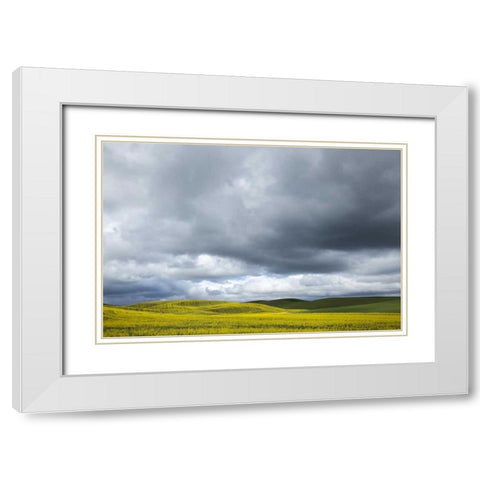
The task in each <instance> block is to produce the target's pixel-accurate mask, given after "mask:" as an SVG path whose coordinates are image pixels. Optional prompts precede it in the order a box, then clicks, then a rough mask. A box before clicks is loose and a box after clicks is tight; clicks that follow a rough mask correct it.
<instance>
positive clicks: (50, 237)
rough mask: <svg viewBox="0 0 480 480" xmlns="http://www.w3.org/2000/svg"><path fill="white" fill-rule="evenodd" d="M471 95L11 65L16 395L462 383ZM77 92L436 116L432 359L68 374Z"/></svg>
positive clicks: (90, 97) (161, 101)
mask: <svg viewBox="0 0 480 480" xmlns="http://www.w3.org/2000/svg"><path fill="white" fill-rule="evenodd" d="M467 99H468V96H467V89H466V88H465V87H461V86H431V85H406V84H381V83H362V82H341V81H321V80H294V79H273V78H248V77H224V76H206V75H180V74H161V73H139V72H116V71H93V70H68V69H50V68H20V69H18V70H16V71H15V72H14V74H13V175H14V197H13V209H14V211H13V218H14V224H13V407H14V408H15V409H17V410H18V411H20V412H64V411H86V410H119V409H143V408H161V407H187V406H199V405H205V406H207V405H210V406H212V405H230V404H247V403H279V402H306V401H320V400H339V399H364V398H387V397H406V396H429V395H460V394H467V393H468V142H467ZM70 105H77V106H80V105H81V106H96V107H111V108H119V107H121V108H146V109H173V110H179V111H180V110H181V111H187V112H188V111H192V112H193V111H224V112H265V113H266V112H271V113H285V114H293V113H295V114H304V115H334V116H357V117H358V116H362V117H398V118H429V119H434V121H435V179H431V180H432V181H434V182H435V337H434V342H435V360H434V361H433V362H425V363H396V364H378V365H374V364H362V365H341V366H307V367H298V366H295V367H288V366H287V367H283V368H256V369H255V368H248V369H225V370H222V369H218V370H200V371H192V370H185V371H175V372H146V373H120V374H118V373H117V374H85V375H66V374H64V369H63V363H64V355H65V352H64V348H63V345H64V328H63V320H64V312H65V304H64V298H63V286H64V274H65V272H64V263H63V258H64V242H65V238H64V218H63V198H64V193H65V192H64V190H63V185H64V183H63V179H64V165H63V161H64V151H65V150H64V149H65V145H64V142H63V131H64V125H63V109H64V108H65V107H66V106H70ZM92 215H93V213H92ZM92 282H93V279H92ZM92 288H93V287H92Z"/></svg>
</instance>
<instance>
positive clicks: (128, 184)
mask: <svg viewBox="0 0 480 480" xmlns="http://www.w3.org/2000/svg"><path fill="white" fill-rule="evenodd" d="M399 247H400V152H399V151H393V150H390V151H389V150H364V149H321V148H293V147H247V146H207V145H202V146H200V145H164V144H139V143H137V144H134V143H107V144H105V145H104V262H105V271H106V278H105V280H104V282H105V296H106V297H108V298H113V297H112V295H116V296H117V297H118V298H120V297H121V296H122V295H125V296H126V295H127V292H126V291H125V292H118V293H114V292H113V290H112V288H114V287H115V285H117V287H118V286H119V285H121V286H122V288H126V290H128V285H131V289H130V293H129V298H130V297H132V296H133V297H134V298H135V299H137V298H140V295H143V296H144V297H145V298H149V299H157V298H169V297H191V296H192V295H195V296H197V297H201V296H202V295H203V297H205V296H207V297H208V296H212V297H213V296H215V295H222V294H223V295H224V296H228V295H231V296H232V298H235V295H236V296H237V297H238V298H239V299H248V296H250V298H251V295H252V294H255V291H253V292H248V288H247V283H248V282H247V283H245V282H244V280H245V278H247V277H255V276H256V277H258V276H261V277H262V278H263V279H266V283H268V279H271V284H272V285H273V284H275V282H277V284H278V288H277V289H273V290H272V292H271V293H269V292H268V288H266V290H265V291H264V293H265V295H266V296H267V295H270V296H272V295H273V296H277V295H276V293H277V292H278V293H280V290H281V289H282V288H283V287H282V286H281V285H280V283H281V282H280V283H278V282H279V281H280V280H281V281H283V283H284V284H285V285H287V283H289V282H287V280H288V279H289V278H290V279H292V278H294V277H295V276H299V275H300V276H301V275H312V274H313V275H323V276H328V275H330V281H332V282H334V281H337V282H340V283H342V282H343V289H342V288H340V287H338V288H337V290H338V293H337V295H338V294H342V293H343V294H351V291H352V290H354V292H353V293H355V291H356V292H360V291H362V292H364V291H363V290H361V288H363V287H361V285H360V284H359V283H358V282H359V281H357V280H355V279H356V278H357V277H356V276H361V275H363V274H365V273H366V272H367V273H368V275H369V278H370V279H373V280H374V279H375V276H378V275H383V274H385V273H389V274H393V275H394V277H395V279H390V283H388V284H385V286H384V288H383V287H382V285H379V284H377V283H375V281H374V282H373V285H375V286H374V287H373V288H374V289H375V290H373V289H371V290H368V291H369V292H370V293H385V292H387V293H391V292H392V291H396V292H398V288H399V272H400V253H399ZM279 277H280V280H279ZM295 278H296V277H295ZM119 279H122V280H121V283H118V282H119ZM324 279H325V278H324ZM335 279H336V280H335ZM250 280H252V279H251V278H250ZM326 280H327V283H328V278H326ZM350 281H351V282H354V283H355V281H357V284H355V285H353V284H350V283H349V282H350ZM242 282H243V283H242ZM252 282H253V280H252ZM253 283H254V282H253ZM290 283H292V282H290ZM327 283H325V284H323V283H322V285H323V287H321V288H323V290H322V291H327V290H328V289H327V288H326V285H327ZM293 284H295V282H293ZM364 284H365V282H364V283H362V285H364ZM166 285H168V288H167V287H166ZM202 285H203V287H202V288H203V289H200V290H198V288H200V286H202ZM241 285H243V287H239V286H241ZM262 285H263V284H262ZM282 285H283V284H282ZM319 285H320V284H319ZM237 287H238V288H237ZM262 288H263V287H262ZM285 288H287V287H285ZM292 288H294V285H293V286H292ZM295 288H298V287H295ZM318 288H320V287H318ZM382 288H383V290H382ZM237 290H238V291H237ZM136 292H138V293H136ZM202 292H203V293H202ZM228 292H230V293H228ZM315 292H316V293H315V295H319V294H320V293H321V292H320V291H319V292H317V291H316V290H315ZM281 293H283V290H282V291H281ZM287 293H288V292H287ZM302 295H303V296H305V295H306V293H305V292H304V291H303V290H302V291H300V292H298V293H297V292H295V291H290V295H289V296H302ZM256 296H257V297H258V296H261V295H260V294H258V295H256ZM133 297H132V298H133ZM142 298H143V297H142ZM105 301H106V300H105ZM135 301H136V300H135ZM112 303H113V302H112Z"/></svg>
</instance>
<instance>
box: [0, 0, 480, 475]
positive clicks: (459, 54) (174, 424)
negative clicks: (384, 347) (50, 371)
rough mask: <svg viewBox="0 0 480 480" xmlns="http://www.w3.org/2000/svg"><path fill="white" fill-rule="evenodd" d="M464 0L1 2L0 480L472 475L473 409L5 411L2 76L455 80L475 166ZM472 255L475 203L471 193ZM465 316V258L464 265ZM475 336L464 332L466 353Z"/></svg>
mask: <svg viewBox="0 0 480 480" xmlns="http://www.w3.org/2000/svg"><path fill="white" fill-rule="evenodd" d="M475 6H476V2H473V1H468V0H458V1H456V2H454V3H452V2H418V0H416V1H411V0H403V1H402V2H384V1H369V0H365V1H362V2H358V1H353V0H352V1H342V0H338V1H337V2H328V3H327V2H319V1H312V2H308V1H302V0H297V1H296V2H282V1H279V0H276V1H272V2H267V1H264V2H261V1H259V0H255V1H249V0H244V1H242V2H236V3H234V2H225V1H208V0H203V1H201V2H199V1H191V2H186V1H181V0H177V1H176V2H172V1H168V2H167V1H165V2H163V1H155V2H154V1H152V2H147V1H142V0H137V1H136V2H121V1H118V0H117V1H115V2H106V1H103V2H102V1H99V0H96V1H89V0H85V1H83V2H78V3H72V2H60V1H49V0H44V1H42V2H33V1H30V2H27V1H22V0H17V1H16V2H13V1H8V2H4V4H3V5H2V16H1V28H0V40H1V42H0V45H1V48H2V53H1V56H2V63H1V67H0V69H1V75H0V126H1V129H0V135H1V139H2V142H1V143H0V145H1V151H2V152H1V153H2V155H1V170H0V205H1V207H0V211H1V224H2V227H3V228H2V235H1V236H0V239H1V240H0V241H1V242H2V243H1V247H2V248H0V259H1V263H0V265H1V268H0V278H1V285H0V287H1V288H0V292H1V301H2V307H3V308H2V313H3V315H2V317H1V318H2V325H3V328H2V336H1V348H0V379H1V382H2V383H1V387H0V388H1V390H2V391H1V396H0V425H1V428H0V451H1V452H2V460H1V462H0V476H2V477H3V478H8V479H24V478H25V479H26V478H48V479H63V478H69V479H82V480H83V479H85V478H88V479H97V478H98V479H107V478H115V479H116V480H119V479H127V478H128V479H130V478H141V479H149V478H163V479H169V480H170V479H176V478H182V479H183V478H185V479H190V478H195V479H197V478H205V479H209V480H210V479H217V478H218V479H223V478H228V479H242V480H243V479H245V478H247V479H257V478H268V479H277V478H285V479H287V478H288V479H290V478H297V479H306V478H320V477H322V478H328V479H329V480H335V479H347V480H348V479H351V478H360V479H362V478H365V479H369V480H374V479H382V480H383V479H385V478H388V479H393V480H396V479H402V480H405V479H407V478H408V479H417V478H418V479H420V478H429V479H430V478H435V479H437V478H439V479H440V478H459V479H474V478H478V477H479V472H480V466H479V461H478V438H479V433H478V432H479V431H480V397H479V396H478V393H477V385H478V368H477V355H476V354H475V348H472V349H471V351H472V354H471V362H472V364H471V381H472V394H471V396H470V397H463V398H425V399H421V398H419V399H403V400H383V401H377V400H374V401H357V402H353V401H347V402H336V403H323V404H322V403H320V404H307V405H278V406H251V407H222V408H207V409H188V410H185V409H184V410H170V411H144V412H118V413H112V412H110V413H96V414H71V415H37V416H33V415H31V416H26V415H20V414H18V413H16V412H15V411H14V410H12V409H11V407H10V404H11V390H10V378H11V374H10V371H11V360H10V359H11V342H10V335H11V327H10V318H11V315H10V311H11V310H10V304H11V280H10V265H11V263H10V262H11V260H10V258H11V255H10V247H11V240H10V238H11V237H10V228H9V227H10V224H11V217H10V211H11V208H10V207H11V165H10V164H11V162H10V158H11V140H10V138H11V77H10V73H11V71H12V70H13V69H15V68H16V67H17V66H19V65H29V66H49V67H71V68H74V67H76V68H98V69H118V70H140V71H164V72H183V73H205V74H231V75H257V76H277V77H298V78H322V79H332V80H365V81H382V82H412V83H433V84H461V85H468V86H469V87H470V89H471V90H470V122H471V126H470V155H471V157H470V158H471V165H472V169H471V182H472V185H473V182H474V181H475V182H476V184H477V185H478V181H479V169H478V166H477V165H475V164H476V162H477V139H476V138H475V137H478V123H477V115H478V90H479V88H480V65H479V63H478V44H479V42H480V38H479V37H480V35H479V33H478V15H477V14H476V12H475V8H474V7H475ZM471 198H472V207H471V210H472V212H471V213H472V219H473V220H474V225H473V226H472V235H471V243H472V245H473V244H475V243H478V210H479V208H478V194H477V193H476V192H475V191H474V190H473V188H472V189H471ZM471 265H472V271H471V277H472V286H471V295H472V309H471V317H472V320H475V319H476V317H478V315H477V313H478V306H477V301H476V299H474V297H475V296H476V294H477V293H478V289H477V281H476V278H477V275H478V266H479V264H478V255H477V253H476V252H472V253H471ZM478 331H479V330H478V328H477V327H475V325H472V327H471V337H472V347H475V346H478V340H479V338H478V335H479V334H478Z"/></svg>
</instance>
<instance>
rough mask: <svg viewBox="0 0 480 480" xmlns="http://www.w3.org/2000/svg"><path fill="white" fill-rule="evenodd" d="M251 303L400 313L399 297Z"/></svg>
mask: <svg viewBox="0 0 480 480" xmlns="http://www.w3.org/2000/svg"><path fill="white" fill-rule="evenodd" d="M252 303H259V304H261V305H270V306H273V307H279V308H284V309H295V310H297V309H300V310H310V311H314V312H381V313H400V297H337V298H322V299H320V300H312V301H308V300H299V299H298V298H280V299H277V300H257V301H255V302H252Z"/></svg>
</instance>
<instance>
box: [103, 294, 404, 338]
mask: <svg viewBox="0 0 480 480" xmlns="http://www.w3.org/2000/svg"><path fill="white" fill-rule="evenodd" d="M400 328H401V318H400V298H399V297H348V298H347V297H344V298H330V299H320V300H314V301H306V300H300V299H295V298H283V299H278V300H259V301H254V302H245V303H238V302H226V301H211V300H173V301H152V302H143V303H137V304H134V305H126V306H115V305H103V336H104V337H125V336H127V337H129V336H163V335H166V336H177V335H223V334H230V335H231V334H247V333H248V334H252V333H286V332H300V333H312V332H318V331H321V332H342V331H372V330H398V329H400Z"/></svg>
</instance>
